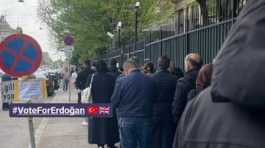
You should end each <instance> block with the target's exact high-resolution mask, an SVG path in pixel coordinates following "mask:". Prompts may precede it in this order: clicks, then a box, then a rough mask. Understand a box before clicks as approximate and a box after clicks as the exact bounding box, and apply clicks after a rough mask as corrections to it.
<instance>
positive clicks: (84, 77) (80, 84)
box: [75, 60, 95, 103]
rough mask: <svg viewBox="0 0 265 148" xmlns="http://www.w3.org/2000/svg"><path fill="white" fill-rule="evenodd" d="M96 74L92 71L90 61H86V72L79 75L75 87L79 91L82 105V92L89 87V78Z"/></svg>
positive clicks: (83, 71)
mask: <svg viewBox="0 0 265 148" xmlns="http://www.w3.org/2000/svg"><path fill="white" fill-rule="evenodd" d="M94 72H95V71H94V70H92V69H91V64H90V60H86V61H85V68H84V70H82V71H81V72H79V73H78V75H77V78H76V81H75V87H76V88H77V89H78V103H81V91H82V90H84V89H85V88H86V87H87V84H88V83H89V82H90V80H88V78H89V76H90V75H91V74H93V73H94ZM87 81H89V82H87Z"/></svg>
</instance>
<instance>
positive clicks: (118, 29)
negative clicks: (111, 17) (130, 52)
mask: <svg viewBox="0 0 265 148" xmlns="http://www.w3.org/2000/svg"><path fill="white" fill-rule="evenodd" d="M121 27H122V22H121V21H119V22H118V24H117V31H118V48H119V49H120V52H121V56H120V62H121V63H123V49H122V48H121Z"/></svg>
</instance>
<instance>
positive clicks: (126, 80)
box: [76, 0, 265, 148]
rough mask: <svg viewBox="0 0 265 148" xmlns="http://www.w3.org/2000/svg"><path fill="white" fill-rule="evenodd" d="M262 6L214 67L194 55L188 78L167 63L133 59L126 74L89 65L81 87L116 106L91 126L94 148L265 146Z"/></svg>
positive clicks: (252, 7) (251, 6)
mask: <svg viewBox="0 0 265 148" xmlns="http://www.w3.org/2000/svg"><path fill="white" fill-rule="evenodd" d="M264 4H265V1H264V0H260V1H257V2H256V1H254V0H252V1H249V2H248V4H247V6H246V7H245V8H244V10H242V14H241V15H240V16H239V18H238V20H239V22H238V23H236V25H235V26H234V27H233V29H232V31H231V32H232V33H231V34H230V35H229V36H228V39H227V41H226V42H225V43H224V45H223V48H222V50H221V52H220V53H219V55H218V56H217V57H216V58H215V60H214V62H213V63H209V64H205V65H203V61H202V58H201V57H200V55H199V54H197V53H190V54H188V55H187V56H186V57H185V60H184V74H183V73H182V72H181V70H180V69H179V68H176V67H174V66H172V65H173V64H172V62H171V61H170V59H169V58H168V57H167V56H162V57H159V59H158V61H157V65H156V66H155V65H154V64H153V63H151V62H148V63H147V64H145V65H144V66H140V65H139V63H137V60H135V59H134V58H131V59H128V60H127V61H126V62H125V63H124V65H123V67H121V68H120V70H119V69H117V68H116V64H117V62H116V61H115V60H113V61H111V64H110V68H109V70H108V68H107V65H106V63H104V62H103V61H98V62H97V64H96V71H93V70H91V68H90V67H91V65H90V62H89V63H87V64H86V65H87V67H86V70H83V71H81V72H80V73H79V74H78V77H77V80H76V86H77V87H78V88H79V89H80V90H82V89H83V88H85V86H87V85H88V84H87V82H92V86H91V87H92V102H93V103H111V104H112V108H113V113H114V115H113V117H112V118H109V119H89V142H90V143H92V144H97V145H98V147H104V145H107V146H108V147H109V148H115V147H116V146H115V143H117V142H120V145H121V148H263V147H265V142H264V139H265V118H264V113H265V112H264V106H265V101H264V97H265V93H264V90H263V89H264V85H265V82H264V79H263V78H262V77H263V75H264V74H265V71H264V69H263V68H262V65H263V62H264V54H263V49H264V48H265V44H264V43H263V41H262V39H263V37H265V28H264V20H265V15H261V14H264V13H258V12H263V10H264V9H263V6H264ZM253 15H254V16H255V17H253ZM249 22H251V23H249ZM261 24H263V26H262V25H261ZM253 26H254V28H255V29H250V28H252V27H253ZM239 31H240V32H241V33H240V34H238V35H237V32H239ZM245 36H249V37H245ZM239 39H240V40H242V41H240V42H238V41H239ZM251 57H252V59H250V58H251ZM155 67H156V68H157V70H155Z"/></svg>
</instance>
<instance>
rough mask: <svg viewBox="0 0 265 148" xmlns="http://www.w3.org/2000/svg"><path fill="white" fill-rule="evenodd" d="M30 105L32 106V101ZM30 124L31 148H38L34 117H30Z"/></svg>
mask: <svg viewBox="0 0 265 148" xmlns="http://www.w3.org/2000/svg"><path fill="white" fill-rule="evenodd" d="M28 103H29V104H30V103H31V100H29V101H28ZM28 123H29V136H30V144H31V148H36V143H35V132H34V124H33V117H28Z"/></svg>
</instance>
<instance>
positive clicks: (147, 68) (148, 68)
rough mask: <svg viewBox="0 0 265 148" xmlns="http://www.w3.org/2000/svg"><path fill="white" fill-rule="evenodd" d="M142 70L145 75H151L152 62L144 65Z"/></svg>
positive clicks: (152, 70)
mask: <svg viewBox="0 0 265 148" xmlns="http://www.w3.org/2000/svg"><path fill="white" fill-rule="evenodd" d="M143 70H144V73H145V74H146V75H152V74H153V73H154V72H155V68H154V64H153V63H152V62H148V63H146V64H145V65H144V69H143Z"/></svg>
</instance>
